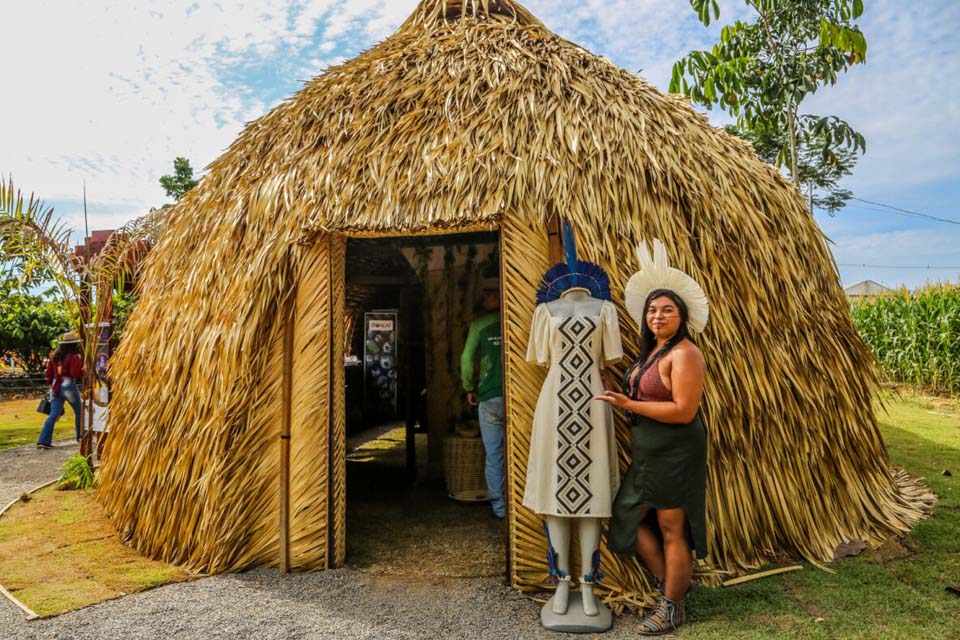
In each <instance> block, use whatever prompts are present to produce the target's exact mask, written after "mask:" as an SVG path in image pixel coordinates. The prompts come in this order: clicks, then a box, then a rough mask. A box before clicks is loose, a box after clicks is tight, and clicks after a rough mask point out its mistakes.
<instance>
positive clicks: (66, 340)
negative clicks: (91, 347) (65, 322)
mask: <svg viewBox="0 0 960 640" xmlns="http://www.w3.org/2000/svg"><path fill="white" fill-rule="evenodd" d="M78 342H80V336H78V335H77V334H76V332H75V331H67V332H66V333H65V334H63V335H62V336H60V344H77V343H78Z"/></svg>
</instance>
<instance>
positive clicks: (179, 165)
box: [160, 158, 197, 202]
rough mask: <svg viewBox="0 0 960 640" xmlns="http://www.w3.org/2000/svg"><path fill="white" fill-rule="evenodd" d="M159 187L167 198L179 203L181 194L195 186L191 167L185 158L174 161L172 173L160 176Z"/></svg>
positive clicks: (195, 182)
mask: <svg viewBox="0 0 960 640" xmlns="http://www.w3.org/2000/svg"><path fill="white" fill-rule="evenodd" d="M160 186H161V187H163V190H164V191H166V193H167V195H168V196H169V197H171V198H173V199H174V200H176V201H177V202H179V201H180V198H182V197H183V194H185V193H186V192H187V191H190V189H193V188H194V187H195V186H197V181H196V180H194V179H193V167H191V166H190V161H189V160H187V159H186V158H177V159H176V160H174V161H173V173H172V174H171V175H166V176H161V177H160Z"/></svg>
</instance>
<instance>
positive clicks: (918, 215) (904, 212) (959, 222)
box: [850, 198, 960, 225]
mask: <svg viewBox="0 0 960 640" xmlns="http://www.w3.org/2000/svg"><path fill="white" fill-rule="evenodd" d="M850 199H851V200H856V201H857V202H864V203H866V204H872V205H874V206H876V207H883V208H884V209H889V211H888V213H899V214H901V215H906V216H912V217H914V218H926V219H927V220H935V221H937V222H946V223H947V224H957V225H960V220H951V219H950V218H938V217H937V216H931V215H929V214H926V213H920V212H919V211H910V210H909V209H901V208H900V207H895V206H893V205H892V204H883V203H882V202H873V201H871V200H864V199H863V198H850ZM863 208H865V207H863Z"/></svg>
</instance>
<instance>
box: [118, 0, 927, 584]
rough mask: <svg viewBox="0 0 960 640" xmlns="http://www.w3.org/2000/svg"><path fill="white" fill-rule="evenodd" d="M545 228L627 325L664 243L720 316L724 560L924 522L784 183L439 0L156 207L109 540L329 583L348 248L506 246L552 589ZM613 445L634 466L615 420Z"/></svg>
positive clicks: (516, 368) (336, 560) (527, 38)
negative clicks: (440, 242)
mask: <svg viewBox="0 0 960 640" xmlns="http://www.w3.org/2000/svg"><path fill="white" fill-rule="evenodd" d="M558 217H562V218H563V219H565V220H568V221H570V222H571V223H572V225H573V227H574V229H575V232H576V234H577V236H578V245H579V249H580V254H581V258H583V259H587V260H591V261H594V262H597V263H599V264H600V265H602V266H603V267H604V268H605V269H606V270H607V271H608V273H609V274H610V279H611V285H612V287H611V288H612V290H613V291H614V292H615V294H614V295H615V302H616V303H617V304H618V305H621V309H622V302H623V298H622V291H623V285H624V284H625V282H626V280H627V278H628V277H629V276H630V275H631V274H632V273H633V271H635V269H636V267H637V264H636V262H635V258H634V247H635V245H636V244H637V242H638V241H640V240H649V239H651V238H653V237H657V238H661V239H663V241H664V242H665V244H666V246H667V247H668V248H669V252H670V261H671V263H673V264H674V265H676V266H677V267H679V268H681V269H684V270H685V271H687V272H688V273H690V274H692V275H693V276H694V277H696V278H697V280H698V281H699V282H700V283H702V285H703V288H704V289H705V290H706V292H707V294H708V295H709V296H710V298H711V302H712V309H711V322H710V325H709V327H708V328H707V331H706V333H705V334H704V335H703V336H702V338H701V339H700V341H699V343H700V346H701V348H702V350H703V353H704V355H705V358H706V361H707V363H708V376H707V382H706V394H705V414H706V423H707V425H708V434H709V435H708V438H709V469H710V471H709V486H708V519H709V523H710V526H711V529H710V557H709V565H710V566H712V567H713V568H714V569H717V570H721V571H726V572H737V571H741V570H744V569H746V568H751V567H755V566H757V565H758V564H759V563H762V562H764V561H765V560H766V559H767V558H769V557H771V556H773V555H777V554H783V553H786V554H792V555H796V556H802V557H805V558H809V559H811V560H829V559H831V557H832V554H833V551H834V548H835V547H836V546H837V545H838V544H840V543H842V542H846V541H848V540H851V539H863V540H866V541H868V542H873V541H877V540H880V539H881V538H883V537H885V536H888V535H890V534H893V533H899V532H904V531H906V530H908V529H909V528H910V526H911V525H912V523H914V522H915V521H916V520H917V519H918V518H919V517H920V516H921V515H922V511H923V508H924V505H923V497H922V492H921V490H919V489H918V488H917V487H916V486H915V485H913V484H911V483H910V481H909V480H908V479H907V478H906V477H905V476H903V475H897V474H892V473H891V470H890V464H889V460H888V457H887V454H886V451H885V449H884V445H883V442H882V440H881V437H880V433H879V431H878V429H877V423H876V418H875V416H874V411H873V405H872V400H873V397H874V394H875V392H876V390H877V375H876V373H875V370H874V367H873V364H872V361H871V356H870V354H869V352H868V351H867V349H866V347H865V346H864V344H863V343H862V342H861V340H860V339H859V337H858V336H857V334H856V332H855V330H854V328H853V325H852V324H851V321H850V318H849V314H848V310H847V302H846V299H845V297H844V295H843V291H842V289H841V287H840V284H839V281H838V278H837V273H836V269H835V266H834V263H833V261H832V259H831V256H830V254H829V252H828V250H827V247H826V245H825V239H824V236H823V235H822V233H821V232H820V230H819V229H818V228H817V226H816V224H815V222H814V221H813V219H812V217H811V216H810V214H809V213H808V212H807V211H806V209H805V207H804V201H803V198H802V197H801V195H800V193H799V192H798V191H797V189H796V188H795V187H794V186H793V185H792V184H791V183H789V182H788V181H787V180H785V179H784V177H783V176H782V175H781V174H780V173H779V172H777V171H776V170H775V169H774V168H772V167H771V166H769V165H767V164H765V163H763V162H761V161H760V160H758V159H757V158H756V156H755V154H754V153H753V151H752V149H751V147H750V146H749V145H748V144H746V143H744V142H742V141H741V140H738V139H735V138H733V137H731V136H729V135H727V134H725V133H724V132H723V131H722V130H720V129H718V128H716V127H713V126H711V125H710V124H709V123H708V121H707V119H706V118H705V117H704V116H703V115H701V114H698V113H696V112H694V111H693V110H692V109H691V108H690V105H689V104H688V101H687V100H686V99H684V98H682V97H679V96H675V95H667V94H663V93H660V92H659V91H657V90H656V89H655V88H653V87H652V86H650V85H649V84H647V83H646V82H645V81H644V80H643V79H641V78H639V77H637V76H636V75H635V74H633V73H630V72H628V71H625V70H623V69H621V68H618V67H616V66H615V65H613V64H611V63H610V62H609V61H608V60H607V59H605V58H603V57H600V56H597V55H594V54H592V53H590V52H589V51H587V50H585V49H583V48H581V47H579V46H577V45H575V44H573V43H571V42H568V41H566V40H564V39H562V38H560V37H558V36H556V35H555V34H553V33H551V32H550V31H549V30H548V29H547V28H545V27H544V25H542V24H541V23H540V22H539V21H538V20H537V19H536V18H534V17H533V16H532V15H531V14H530V13H529V12H528V11H527V10H525V9H524V8H523V7H521V6H520V5H519V4H517V3H515V2H512V1H511V0H473V1H470V0H464V1H462V2H456V1H449V2H440V1H438V0H425V1H424V2H423V3H421V5H420V6H419V7H418V8H417V9H416V11H415V12H414V14H413V15H412V16H411V17H410V18H409V19H408V20H407V21H406V22H404V23H403V25H402V26H401V27H400V29H399V30H398V31H397V32H396V33H395V34H394V35H392V36H391V37H389V38H388V39H387V40H385V41H384V42H382V43H381V44H379V45H377V46H375V47H373V48H371V49H369V50H368V51H366V52H364V53H362V54H360V55H359V56H357V57H356V58H354V59H352V60H349V61H347V62H345V63H343V64H341V65H339V66H335V67H331V68H330V69H328V70H327V71H326V72H324V73H323V74H321V75H320V76H318V77H317V78H315V79H314V80H313V81H311V82H310V83H309V84H308V85H307V86H306V87H304V88H303V89H302V90H301V91H300V92H298V93H297V94H296V95H295V96H293V97H292V98H291V99H289V100H288V101H286V102H284V103H282V104H281V105H279V106H278V107H276V108H275V109H273V110H272V111H271V112H270V113H268V114H267V115H265V116H263V117H262V118H260V119H259V120H256V121H255V122H253V123H251V124H250V125H249V126H248V127H247V128H246V129H245V130H244V131H243V133H242V134H241V135H240V137H239V138H238V139H237V140H236V141H235V142H234V143H233V144H232V145H231V146H230V148H229V149H228V150H227V151H226V152H225V153H224V154H223V155H222V156H221V157H220V158H219V159H217V160H216V161H215V162H214V163H213V164H212V165H211V166H210V169H209V174H208V175H207V176H206V177H205V178H204V179H203V180H202V181H201V182H200V184H199V185H198V186H197V187H196V188H195V189H193V190H192V191H191V192H190V193H189V194H188V195H187V196H186V197H185V198H184V199H183V201H182V202H181V203H180V204H179V205H178V206H177V207H176V208H175V209H173V210H172V211H171V212H170V214H169V217H168V221H167V225H166V229H165V231H164V232H163V234H162V237H161V239H160V241H159V243H158V244H157V246H156V248H155V249H154V250H153V252H152V253H151V254H150V256H149V258H148V262H147V266H146V272H145V275H144V277H143V280H142V286H141V293H140V301H139V304H138V305H137V307H136V310H135V312H134V313H133V314H132V316H131V317H130V319H129V323H128V325H127V328H126V334H125V339H124V343H123V344H122V345H121V347H120V349H119V351H118V353H117V354H116V356H115V360H114V362H113V364H112V366H113V369H112V373H113V376H114V378H115V380H116V383H115V390H114V396H113V402H112V405H111V421H112V422H111V424H112V430H113V435H112V441H111V443H110V446H109V449H108V455H107V457H106V461H105V462H104V464H103V468H102V472H101V480H100V489H99V492H100V493H99V495H100V499H101V501H102V503H103V505H104V506H105V508H106V510H107V512H108V514H109V515H110V517H111V518H112V519H113V522H114V523H115V524H116V526H117V527H118V529H119V530H120V531H121V532H122V534H123V535H124V536H125V537H126V538H127V539H128V540H130V541H131V543H132V544H133V545H134V546H135V547H136V548H137V549H139V550H141V551H143V552H145V553H147V554H149V555H151V556H156V557H160V558H163V559H165V560H168V561H172V562H177V563H182V564H184V565H186V566H189V567H192V568H195V569H202V570H205V571H209V572H221V571H229V570H235V569H240V568H243V567H250V566H254V565H278V564H279V565H281V566H284V567H286V566H287V564H288V563H289V566H290V567H294V568H303V569H322V568H326V567H333V566H337V565H339V564H341V563H342V562H344V549H345V537H346V536H347V535H348V532H347V531H346V530H345V528H344V513H345V497H344V496H345V475H344V422H345V410H346V408H345V405H344V394H343V367H342V360H343V358H342V355H343V345H344V342H345V341H344V335H343V331H344V322H343V318H344V314H345V311H344V304H345V303H344V298H345V296H344V278H345V272H346V271H347V270H348V269H349V265H348V264H346V246H347V243H348V241H351V242H353V241H356V240H355V239H358V238H361V239H362V238H371V237H378V238H380V237H392V236H417V237H425V236H433V235H438V234H448V233H452V232H457V233H468V232H477V231H486V232H495V233H496V234H497V236H498V238H499V244H500V251H501V256H502V258H501V278H502V291H503V335H504V366H505V397H506V402H507V421H508V427H507V428H508V467H509V468H508V485H509V486H508V492H509V502H510V514H509V537H510V540H509V554H510V563H509V564H510V567H509V571H510V579H511V581H512V584H513V585H514V586H516V587H518V588H521V589H534V588H538V587H539V586H541V585H542V584H543V579H544V576H545V573H546V569H545V564H544V560H543V552H542V551H543V547H544V540H543V534H542V530H541V525H540V521H539V518H538V517H537V516H536V515H535V514H533V513H531V512H529V511H527V510H526V509H524V508H523V507H522V505H521V497H522V493H523V486H522V484H523V481H524V471H525V465H526V459H527V449H528V444H529V435H530V428H531V419H532V415H533V410H534V403H535V400H536V397H537V391H538V389H539V387H540V384H541V381H542V379H543V375H544V372H543V371H542V370H541V369H540V368H538V367H535V366H532V365H529V364H527V363H526V362H525V361H524V358H523V356H524V353H525V348H526V343H527V337H528V331H529V326H530V321H531V317H532V314H533V310H534V291H535V287H536V282H537V280H538V278H539V277H540V276H541V275H542V274H543V273H544V271H545V270H546V268H547V267H548V266H549V265H550V264H551V255H550V251H551V237H552V236H550V230H551V229H553V228H555V225H556V221H557V219H558ZM621 318H622V333H623V337H624V348H625V351H626V352H627V353H628V354H629V353H636V343H637V332H636V328H635V327H633V326H631V325H632V323H631V322H630V321H629V319H628V316H627V314H626V313H621ZM618 438H619V440H620V445H621V451H622V452H624V458H623V459H622V460H621V464H622V466H623V468H624V469H625V467H626V464H627V460H626V458H625V455H626V452H627V451H628V450H629V447H628V446H627V441H628V438H629V434H628V430H627V429H626V426H625V425H623V424H621V425H619V427H618ZM603 564H604V568H605V571H606V573H607V574H608V579H607V581H606V585H605V588H606V589H607V590H608V591H607V595H608V600H609V601H614V602H615V601H617V600H618V599H619V600H620V601H624V600H627V601H631V600H632V601H633V602H636V601H637V598H642V595H643V593H644V592H645V590H646V586H647V585H646V582H645V579H644V577H643V574H642V572H641V571H640V569H639V566H638V565H637V564H636V563H635V562H634V561H623V560H619V559H616V558H614V557H612V556H610V555H609V554H607V553H606V551H605V550H604V557H603Z"/></svg>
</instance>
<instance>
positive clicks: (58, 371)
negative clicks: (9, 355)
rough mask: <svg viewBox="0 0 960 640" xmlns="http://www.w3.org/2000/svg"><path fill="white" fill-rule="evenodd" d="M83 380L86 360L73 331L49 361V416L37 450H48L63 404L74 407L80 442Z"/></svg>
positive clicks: (64, 337) (64, 338) (61, 342)
mask: <svg viewBox="0 0 960 640" xmlns="http://www.w3.org/2000/svg"><path fill="white" fill-rule="evenodd" d="M82 379H83V358H82V357H81V356H80V337H79V336H78V335H77V334H76V333H74V332H72V331H70V332H68V333H65V334H63V335H62V336H60V344H59V345H58V346H57V350H56V351H54V352H53V356H52V357H51V358H50V360H49V361H48V362H47V382H49V383H50V415H49V416H47V419H46V421H45V422H44V423H43V429H42V430H41V431H40V438H39V439H38V440H37V449H49V448H50V447H51V443H52V440H53V427H54V425H55V424H56V422H57V419H59V418H60V416H61V415H62V414H63V403H64V402H67V403H69V405H70V406H71V407H72V408H73V417H74V420H75V422H76V429H77V441H78V442H79V441H80V407H81V403H80V381H81V380H82Z"/></svg>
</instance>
